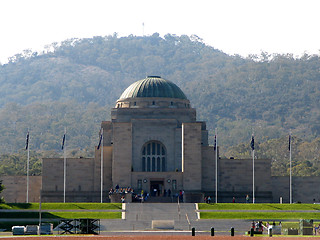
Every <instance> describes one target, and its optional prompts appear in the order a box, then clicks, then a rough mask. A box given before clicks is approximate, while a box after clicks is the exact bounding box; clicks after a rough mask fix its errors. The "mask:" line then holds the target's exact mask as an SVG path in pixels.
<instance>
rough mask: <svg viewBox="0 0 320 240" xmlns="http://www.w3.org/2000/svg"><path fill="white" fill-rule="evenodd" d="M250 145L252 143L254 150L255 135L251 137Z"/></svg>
mask: <svg viewBox="0 0 320 240" xmlns="http://www.w3.org/2000/svg"><path fill="white" fill-rule="evenodd" d="M250 145H251V149H252V151H253V150H254V136H253V135H252V137H251V143H250Z"/></svg>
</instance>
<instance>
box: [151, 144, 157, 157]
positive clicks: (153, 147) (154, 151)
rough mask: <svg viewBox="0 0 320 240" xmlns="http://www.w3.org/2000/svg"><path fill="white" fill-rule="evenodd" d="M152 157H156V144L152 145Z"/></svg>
mask: <svg viewBox="0 0 320 240" xmlns="http://www.w3.org/2000/svg"><path fill="white" fill-rule="evenodd" d="M152 155H156V144H155V143H154V142H153V143H152Z"/></svg>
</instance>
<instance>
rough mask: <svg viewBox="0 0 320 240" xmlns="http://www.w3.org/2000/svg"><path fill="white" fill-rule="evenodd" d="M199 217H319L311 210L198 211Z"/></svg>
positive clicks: (259, 218) (271, 218) (319, 216)
mask: <svg viewBox="0 0 320 240" xmlns="http://www.w3.org/2000/svg"><path fill="white" fill-rule="evenodd" d="M200 218H201V219H255V220H276V219H320V214H319V213H311V212H200Z"/></svg>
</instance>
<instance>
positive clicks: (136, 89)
mask: <svg viewBox="0 0 320 240" xmlns="http://www.w3.org/2000/svg"><path fill="white" fill-rule="evenodd" d="M147 97H163V98H180V99H187V97H186V95H184V93H183V92H182V91H181V89H180V88H179V87H178V86H177V85H175V84H174V83H173V82H170V81H168V80H165V79H163V78H161V77H159V76H148V77H147V78H145V79H142V80H140V81H137V82H135V83H133V84H131V85H130V86H129V87H128V88H127V89H126V90H125V91H124V92H123V93H122V95H121V96H120V99H124V98H147Z"/></svg>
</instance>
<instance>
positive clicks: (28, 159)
mask: <svg viewBox="0 0 320 240" xmlns="http://www.w3.org/2000/svg"><path fill="white" fill-rule="evenodd" d="M27 152H28V157H27V203H29V165H30V150H29V129H28V134H27Z"/></svg>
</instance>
